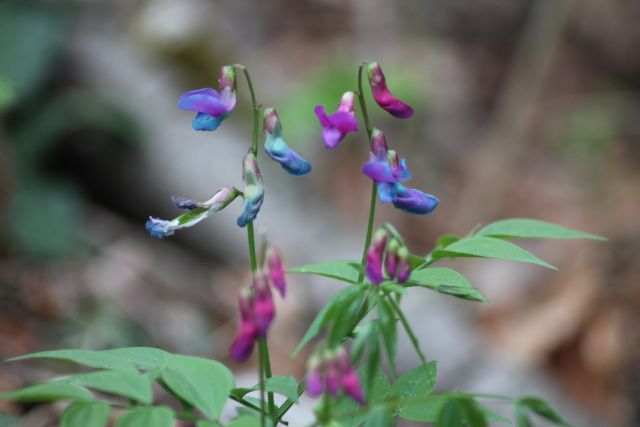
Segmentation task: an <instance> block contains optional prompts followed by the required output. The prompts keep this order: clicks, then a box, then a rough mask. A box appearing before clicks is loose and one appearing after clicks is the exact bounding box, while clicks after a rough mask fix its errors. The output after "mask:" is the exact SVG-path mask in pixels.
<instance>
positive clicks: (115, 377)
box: [68, 371, 153, 404]
mask: <svg viewBox="0 0 640 427" xmlns="http://www.w3.org/2000/svg"><path fill="white" fill-rule="evenodd" d="M68 380H69V381H70V382H73V383H74V384H78V385H81V386H85V387H89V388H92V389H95V390H99V391H102V392H105V393H111V394H115V395H118V396H122V397H126V398H128V399H132V400H135V401H136V402H140V403H145V404H150V403H151V402H152V401H153V394H152V392H151V382H150V379H149V377H148V376H146V375H141V374H139V373H137V372H127V371H99V372H90V373H88V374H78V375H73V376H71V377H69V378H68Z"/></svg>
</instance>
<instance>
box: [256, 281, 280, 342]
mask: <svg viewBox="0 0 640 427" xmlns="http://www.w3.org/2000/svg"><path fill="white" fill-rule="evenodd" d="M253 291H254V302H253V323H254V325H255V326H256V328H257V329H258V335H259V336H260V337H263V338H264V337H266V336H267V331H268V330H269V326H271V322H273V319H274V317H275V316H276V306H275V304H274V302H273V296H272V295H271V288H270V287H269V282H268V280H267V276H265V275H264V273H262V272H257V273H256V274H255V277H254V280H253Z"/></svg>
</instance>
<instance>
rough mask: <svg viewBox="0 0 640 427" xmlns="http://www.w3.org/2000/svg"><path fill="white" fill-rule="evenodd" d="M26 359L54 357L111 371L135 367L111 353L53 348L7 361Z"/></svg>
mask: <svg viewBox="0 0 640 427" xmlns="http://www.w3.org/2000/svg"><path fill="white" fill-rule="evenodd" d="M26 359H54V360H63V361H67V362H73V363H77V364H79V365H84V366H89V367H91V368H101V369H109V370H112V371H130V372H135V368H134V367H133V365H131V364H130V363H129V362H127V361H126V360H122V359H120V358H118V357H116V356H114V355H112V354H109V353H105V352H101V351H93V350H81V349H70V350H53V351H41V352H39V353H31V354H25V355H22V356H17V357H12V358H11V359H8V360H7V361H8V362H13V361H16V360H26Z"/></svg>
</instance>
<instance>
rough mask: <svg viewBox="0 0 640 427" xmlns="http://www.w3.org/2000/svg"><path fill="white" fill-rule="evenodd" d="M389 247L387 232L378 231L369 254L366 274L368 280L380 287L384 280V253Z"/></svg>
mask: <svg viewBox="0 0 640 427" xmlns="http://www.w3.org/2000/svg"><path fill="white" fill-rule="evenodd" d="M386 245H387V232H386V231H384V230H382V229H381V230H378V231H376V233H375V235H374V236H373V242H372V243H371V246H369V251H368V252H367V264H366V266H365V273H366V276H367V279H369V281H370V282H371V283H372V284H374V285H378V284H380V283H382V281H383V280H384V275H383V273H382V260H383V258H384V251H385V247H386Z"/></svg>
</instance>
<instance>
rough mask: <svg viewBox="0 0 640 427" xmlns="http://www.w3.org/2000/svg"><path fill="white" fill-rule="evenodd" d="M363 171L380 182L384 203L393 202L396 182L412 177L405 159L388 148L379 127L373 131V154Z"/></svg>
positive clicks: (381, 196)
mask: <svg viewBox="0 0 640 427" xmlns="http://www.w3.org/2000/svg"><path fill="white" fill-rule="evenodd" d="M362 173H364V174H365V175H367V176H368V177H369V178H371V180H373V181H374V182H375V183H377V184H378V195H379V197H380V201H381V202H382V203H390V202H393V200H394V199H395V195H396V183H398V182H402V181H406V180H408V179H410V178H411V172H409V170H408V169H407V162H406V160H405V159H400V157H399V156H398V154H397V153H396V152H395V151H394V150H388V149H387V142H386V138H385V136H384V133H382V131H380V130H379V129H375V128H374V129H373V131H372V132H371V155H370V158H369V161H368V162H367V163H365V164H364V166H363V167H362Z"/></svg>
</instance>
